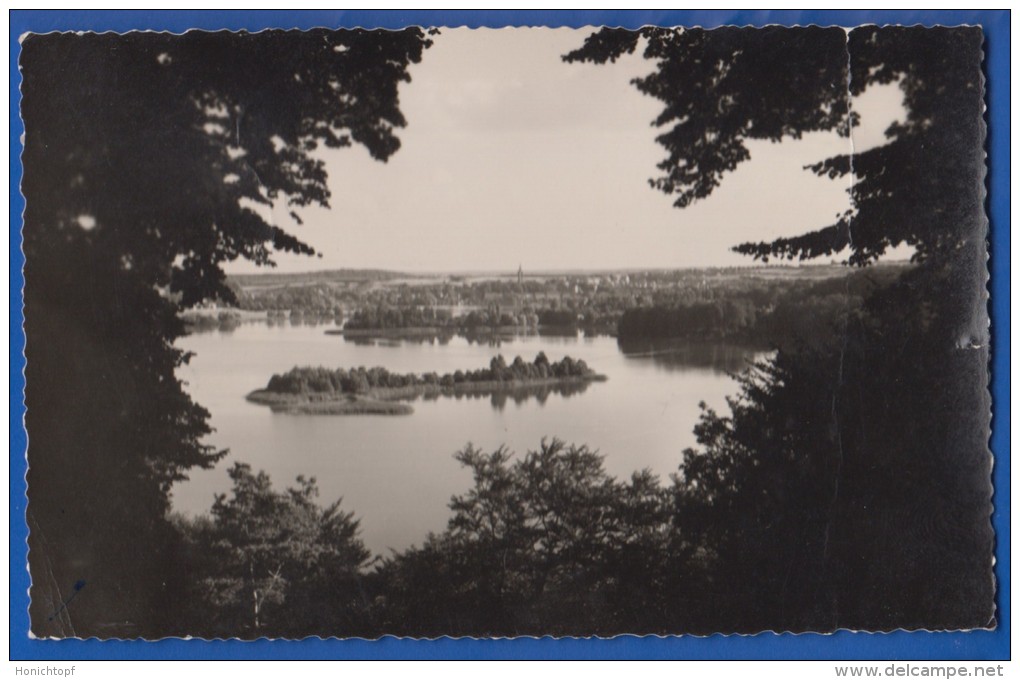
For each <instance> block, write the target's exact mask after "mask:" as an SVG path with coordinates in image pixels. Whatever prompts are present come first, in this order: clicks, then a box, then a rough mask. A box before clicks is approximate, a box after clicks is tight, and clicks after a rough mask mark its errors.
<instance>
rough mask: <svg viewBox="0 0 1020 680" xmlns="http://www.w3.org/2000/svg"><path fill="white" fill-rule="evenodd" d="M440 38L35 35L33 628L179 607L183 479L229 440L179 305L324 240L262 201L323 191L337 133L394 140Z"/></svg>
mask: <svg viewBox="0 0 1020 680" xmlns="http://www.w3.org/2000/svg"><path fill="white" fill-rule="evenodd" d="M429 44H430V42H429V40H428V38H427V37H426V36H425V34H424V33H423V32H422V31H421V30H419V29H407V30H403V31H365V30H345V31H327V30H315V31H307V32H297V31H263V32H260V33H257V34H250V33H245V32H240V33H227V32H219V33H209V32H201V31H192V32H188V33H186V34H184V35H171V34H167V33H129V34H126V35H116V34H113V33H107V34H102V35H100V34H77V33H62V34H47V35H29V36H27V37H26V38H25V39H24V40H23V43H22V53H21V58H20V67H21V72H22V76H23V82H22V107H21V113H22V117H23V119H24V121H25V149H24V154H23V162H24V167H25V174H24V180H23V183H22V191H23V192H24V195H25V197H26V209H25V228H24V249H25V255H26V262H27V264H26V267H25V279H26V288H25V328H26V338H27V347H26V353H27V359H28V361H27V381H26V382H27V390H26V402H27V418H26V425H27V429H28V433H29V439H30V445H29V452H28V458H29V473H28V486H29V511H28V514H29V524H30V531H31V538H30V558H29V559H30V566H31V569H32V575H33V588H32V626H33V631H34V632H36V633H37V634H54V635H70V634H78V635H83V634H102V635H132V634H140V633H143V632H145V631H147V630H151V629H150V628H149V627H148V626H149V625H150V623H151V622H152V621H161V622H162V621H166V619H167V617H168V616H169V615H168V614H167V612H166V611H161V608H162V607H165V606H169V604H173V602H172V600H173V597H172V595H171V594H170V593H171V591H172V589H173V587H174V583H173V574H172V571H173V570H172V565H171V564H170V563H169V558H166V559H163V558H161V555H164V553H165V554H167V555H171V554H173V552H174V551H173V546H172V545H171V544H172V541H173V536H172V533H171V532H170V531H169V525H168V524H167V523H166V521H165V519H164V515H165V512H166V510H167V507H168V504H169V496H168V494H169V490H170V487H171V485H172V484H173V483H174V482H176V481H178V480H181V479H183V478H184V477H185V475H186V472H187V470H188V469H189V468H193V467H196V466H203V467H208V466H209V465H211V464H212V463H213V462H215V461H216V460H217V459H218V458H219V457H220V456H221V455H222V454H223V452H217V451H214V450H212V449H211V448H210V447H208V446H207V445H204V444H203V443H202V441H201V438H202V437H203V436H204V435H205V434H207V433H208V432H209V426H208V424H207V418H208V413H207V412H206V411H205V410H204V409H203V408H202V407H201V406H199V405H197V404H195V403H193V402H192V401H191V399H190V397H189V396H188V395H187V394H186V393H185V392H184V390H183V388H182V385H181V383H180V381H179V380H178V379H177V378H176V376H175V374H174V371H175V369H176V368H177V367H178V366H179V365H180V364H181V362H183V361H186V360H187V357H186V356H184V355H183V354H182V352H181V351H180V350H178V349H176V348H175V347H174V345H173V343H174V340H175V339H176V338H177V337H179V336H180V335H181V333H182V332H183V328H182V325H181V322H180V321H179V319H178V317H177V312H178V310H179V308H180V306H182V305H189V304H192V303H195V302H199V301H201V300H204V299H208V298H217V297H219V298H224V299H227V300H230V299H232V297H233V295H232V293H231V291H230V289H229V288H228V287H226V286H225V284H224V274H223V271H222V269H221V265H222V264H223V263H225V262H229V261H231V260H235V259H238V258H245V259H248V260H251V261H253V262H256V263H259V264H269V263H270V262H271V255H272V252H273V251H274V250H276V251H290V252H297V253H312V249H311V248H310V247H309V246H307V245H306V244H304V243H303V242H302V241H300V240H299V239H298V238H297V237H295V236H294V235H292V234H290V233H288V232H286V231H284V230H283V229H281V228H279V227H277V226H276V225H274V224H272V223H270V222H268V221H266V220H265V219H263V218H262V217H261V216H260V214H259V212H258V211H257V208H258V206H269V205H270V204H286V205H290V206H293V207H294V208H295V209H297V208H299V207H301V206H304V205H308V204H311V203H317V204H321V205H327V204H328V200H329V198H330V196H329V189H328V186H327V183H326V169H325V167H324V165H323V163H322V161H321V160H319V159H318V158H317V157H316V156H315V154H314V152H315V150H316V149H317V148H318V147H320V146H328V147H344V146H350V145H353V144H360V145H362V146H364V147H365V148H367V149H368V151H369V153H370V154H371V155H372V156H373V157H374V158H377V159H379V160H385V159H387V158H388V157H389V156H390V155H391V154H393V153H394V152H395V151H396V150H397V149H398V147H399V140H398V139H397V137H396V135H395V132H396V130H397V129H398V128H400V127H403V126H404V125H405V120H404V117H403V115H402V114H401V112H400V109H399V101H398V86H399V85H400V83H402V82H406V81H408V80H409V79H410V77H409V75H408V66H409V65H410V64H412V63H415V62H418V61H419V60H420V59H421V56H422V52H423V50H424V49H425V48H426V47H428V45H429ZM338 207H340V206H338ZM139 554H140V555H142V557H141V558H137V555H139ZM168 570H169V571H170V572H171V573H170V574H169V575H168V573H167V572H168ZM78 582H83V583H84V584H85V585H84V587H83V588H82V589H81V592H80V593H79V594H78V595H77V596H76V597H75V598H74V602H73V605H69V606H66V607H65V606H63V602H64V600H66V598H67V597H68V595H69V593H71V586H72V584H75V583H78ZM159 593H162V594H163V595H164V596H165V597H167V598H169V604H168V602H163V603H160V602H159V601H158V597H155V598H154V594H157V595H158V594H159Z"/></svg>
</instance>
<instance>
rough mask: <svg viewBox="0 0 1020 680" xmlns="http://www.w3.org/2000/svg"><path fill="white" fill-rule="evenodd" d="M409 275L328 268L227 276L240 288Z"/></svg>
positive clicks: (339, 281)
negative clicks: (311, 270) (310, 270)
mask: <svg viewBox="0 0 1020 680" xmlns="http://www.w3.org/2000/svg"><path fill="white" fill-rule="evenodd" d="M409 276H411V275H409V274H404V273H402V272H393V271H387V270H385V269H328V270H324V271H314V272H294V273H284V272H265V273H258V274H231V275H230V276H228V277H227V278H228V280H229V281H230V282H231V283H233V284H236V285H238V286H240V287H242V288H258V287H262V286H284V285H297V284H312V283H366V282H374V281H391V280H393V279H402V278H408V277H409Z"/></svg>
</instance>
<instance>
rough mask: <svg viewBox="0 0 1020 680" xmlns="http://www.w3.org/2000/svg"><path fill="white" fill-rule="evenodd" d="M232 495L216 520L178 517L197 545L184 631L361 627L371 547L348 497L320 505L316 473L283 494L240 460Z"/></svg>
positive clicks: (293, 632) (222, 499)
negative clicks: (348, 508) (345, 506)
mask: <svg viewBox="0 0 1020 680" xmlns="http://www.w3.org/2000/svg"><path fill="white" fill-rule="evenodd" d="M229 475H230V478H231V480H232V482H233V489H232V491H231V494H230V496H229V497H228V496H227V495H226V494H222V495H218V496H217V497H216V501H215V503H214V504H213V507H212V516H211V518H210V519H208V520H197V521H193V522H190V523H189V522H187V521H184V520H179V526H180V527H181V529H182V530H183V533H184V534H185V535H186V536H188V538H189V539H190V540H191V541H192V543H193V548H192V550H191V551H190V559H192V560H193V562H192V564H191V565H190V566H191V568H190V569H189V577H190V578H191V579H192V581H191V583H189V597H188V609H189V616H187V617H186V625H185V627H184V629H183V630H181V631H180V632H181V634H192V635H193V634H196V633H200V634H202V635H205V636H210V637H212V636H222V637H233V636H243V637H258V636H261V635H268V636H289V637H304V636H306V635H314V634H324V633H326V632H327V631H328V632H329V633H331V634H333V635H342V634H344V633H345V632H347V633H352V632H355V631H352V630H351V629H350V628H348V627H346V626H350V625H351V622H352V620H353V619H354V618H355V617H358V616H359V612H360V611H362V610H364V609H365V604H364V602H362V598H361V591H360V580H361V569H362V568H363V567H364V566H365V565H366V563H367V561H368V558H369V556H370V553H369V552H368V550H366V549H365V546H364V544H363V543H362V542H361V539H360V538H358V533H359V526H358V525H359V522H358V521H357V520H355V519H354V516H353V513H345V512H342V511H341V510H340V501H336V502H334V503H332V504H330V505H328V506H326V507H325V508H323V507H320V506H319V505H318V504H317V501H316V499H317V497H318V488H317V487H316V484H315V479H314V478H313V479H305V478H304V477H298V479H297V483H298V486H297V488H290V489H287V490H286V491H284V492H277V491H274V490H273V488H272V484H271V481H270V479H269V476H268V475H266V474H265V473H264V472H259V473H258V474H255V473H253V472H252V470H251V468H250V466H248V465H245V464H243V463H235V464H234V466H233V467H232V468H231V469H230V471H229Z"/></svg>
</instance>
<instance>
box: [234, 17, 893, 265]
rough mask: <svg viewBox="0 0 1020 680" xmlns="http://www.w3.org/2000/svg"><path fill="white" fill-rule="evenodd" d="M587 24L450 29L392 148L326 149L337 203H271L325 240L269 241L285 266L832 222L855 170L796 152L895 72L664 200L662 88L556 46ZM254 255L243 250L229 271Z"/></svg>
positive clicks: (601, 259) (670, 238) (863, 139)
mask: <svg viewBox="0 0 1020 680" xmlns="http://www.w3.org/2000/svg"><path fill="white" fill-rule="evenodd" d="M591 30H592V29H548V28H513V29H511V28H506V29H467V28H459V29H443V30H442V32H441V34H440V35H438V36H436V37H435V38H434V45H433V46H432V47H431V48H429V49H428V50H426V51H425V53H424V57H423V59H422V62H421V63H420V64H415V65H412V67H411V68H410V75H411V79H412V80H411V82H410V83H405V84H403V85H402V86H401V89H400V107H401V110H402V111H403V113H404V115H405V117H406V118H407V121H408V126H407V127H406V128H404V129H402V130H399V131H398V136H399V137H400V140H401V144H402V145H401V148H400V150H399V151H398V152H397V153H396V154H395V155H394V156H392V157H391V158H390V160H389V161H388V162H386V163H381V162H379V161H375V160H373V159H371V158H370V157H369V155H368V153H367V152H366V151H365V150H364V149H362V148H360V147H354V148H349V149H340V150H324V151H323V154H322V158H323V159H324V160H325V162H326V166H327V170H328V173H329V186H330V190H331V192H332V199H331V209H322V208H317V207H313V208H304V209H302V210H301V216H302V218H303V220H304V224H303V225H297V224H295V223H294V222H293V220H292V219H291V218H290V217H289V216H288V214H287V213H288V211H289V209H288V208H287V207H285V206H280V207H278V208H277V209H275V210H273V211H272V213H271V214H269V215H268V218H269V219H271V220H272V221H274V222H275V223H276V224H278V225H280V226H282V227H285V228H287V229H288V230H289V231H291V232H292V233H294V234H295V235H297V236H298V237H300V238H302V239H303V240H305V241H306V242H308V243H309V244H311V245H312V246H313V247H315V248H316V250H318V251H319V253H321V257H320V258H308V257H307V256H292V255H287V254H280V255H278V256H277V257H276V258H275V259H276V261H277V263H278V265H279V267H278V271H286V272H295V271H308V270H313V269H336V268H380V269H390V270H397V271H408V272H443V271H446V272H466V271H500V272H506V271H516V269H517V267H518V266H519V265H520V266H522V267H523V268H524V269H525V271H549V270H570V269H588V270H591V269H633V268H684V267H700V266H729V265H748V264H751V262H752V261H751V260H749V258H746V257H744V256H741V255H738V254H736V253H733V252H731V251H730V248H731V247H732V246H734V245H736V244H738V243H742V242H744V241H748V240H754V241H762V240H771V239H774V238H777V237H780V236H792V235H796V234H801V233H804V232H806V231H809V230H812V229H816V228H819V227H824V226H827V225H829V224H832V223H833V222H834V221H835V217H836V215H837V214H838V213H841V212H843V211H844V210H846V209H847V208H848V206H849V199H848V196H847V193H846V190H847V187H848V183H847V181H846V180H845V179H843V180H830V179H828V178H820V177H817V176H815V175H814V174H813V173H811V172H810V171H806V170H804V169H803V168H804V166H805V165H806V164H808V163H813V162H816V161H818V160H821V159H823V158H827V157H829V156H833V155H835V154H838V153H845V152H847V151H848V150H849V148H850V144H851V143H852V144H854V145H855V146H856V147H857V148H859V149H860V148H865V147H868V146H874V145H877V144H880V143H882V139H883V132H884V130H885V129H886V128H887V127H888V125H889V124H890V123H891V122H893V121H894V120H896V119H897V118H898V117H900V116H902V114H903V105H902V93H901V92H900V90H899V89H898V87H896V86H895V85H891V86H885V87H879V88H871V89H870V90H869V91H868V92H865V93H864V95H862V96H861V97H860V98H858V100H856V101H855V102H854V109H855V110H856V111H858V113H860V114H861V116H862V125H861V127H859V128H858V129H856V130H855V132H854V137H853V139H852V140H849V139H845V138H840V137H839V136H838V135H836V134H835V133H815V134H809V135H805V136H804V137H803V138H802V139H800V140H784V141H783V142H781V143H778V144H773V143H770V142H767V141H766V142H759V141H754V140H752V141H748V142H747V147H748V150H749V151H750V154H751V159H750V160H749V161H745V162H744V163H742V164H741V165H740V166H738V168H737V169H736V170H735V171H734V172H732V173H730V174H728V175H727V176H725V177H724V179H723V181H722V184H721V185H720V187H719V188H717V189H716V190H715V191H714V192H713V193H712V195H711V196H709V197H708V198H707V199H703V200H701V201H699V202H697V203H695V204H694V205H692V206H690V207H688V208H684V209H678V208H674V207H673V205H672V203H673V197H670V196H668V195H666V194H663V193H660V192H658V191H656V190H653V189H652V188H650V187H649V185H648V179H649V178H651V177H654V176H657V174H658V170H657V169H656V167H655V165H656V163H657V162H659V161H660V160H662V158H664V157H665V154H666V151H665V149H663V148H662V147H660V146H659V145H658V144H657V143H656V142H655V136H656V134H658V131H657V129H656V128H655V127H653V126H652V125H651V121H652V119H653V118H654V117H655V116H656V115H657V114H658V112H659V111H660V109H661V104H660V103H659V102H658V101H657V100H655V99H653V98H651V97H647V96H645V95H642V94H641V93H640V92H639V91H638V90H637V89H636V88H635V87H634V86H633V85H631V84H630V80H631V79H632V78H634V77H635V76H640V75H644V74H646V73H649V72H650V71H651V70H652V68H653V64H652V63H651V62H648V61H646V60H644V59H643V58H642V57H641V56H640V50H639V51H638V53H636V54H635V55H630V56H627V57H624V58H622V59H620V60H618V61H617V62H616V63H615V64H607V65H593V64H567V63H564V62H563V61H562V60H561V58H560V57H561V55H563V54H565V53H566V52H569V51H570V50H572V49H575V48H577V47H579V46H580V45H581V44H582V43H583V41H584V38H585V37H586V36H587V35H588V34H590V33H591ZM258 270H259V269H258V268H256V267H254V266H252V265H250V264H248V263H235V264H232V265H231V266H229V267H228V271H230V272H234V273H240V272H252V271H258Z"/></svg>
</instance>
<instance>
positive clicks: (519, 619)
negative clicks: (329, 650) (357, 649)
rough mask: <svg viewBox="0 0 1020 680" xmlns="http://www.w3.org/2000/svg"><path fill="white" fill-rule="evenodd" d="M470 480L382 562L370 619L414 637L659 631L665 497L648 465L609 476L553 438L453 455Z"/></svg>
mask: <svg viewBox="0 0 1020 680" xmlns="http://www.w3.org/2000/svg"><path fill="white" fill-rule="evenodd" d="M455 457H456V459H457V460H458V461H459V462H460V463H461V465H463V466H465V467H467V468H469V469H470V470H471V472H472V474H473V477H474V486H473V487H472V488H471V489H470V490H469V491H468V492H467V493H465V494H462V495H459V496H454V497H453V499H451V501H450V509H451V510H452V512H453V516H452V517H451V519H450V521H449V526H448V528H447V530H446V531H444V532H443V533H442V534H439V535H433V536H430V537H429V539H428V540H427V541H426V542H425V544H424V545H423V546H422V547H421V548H412V549H409V550H407V551H405V552H403V553H400V554H397V555H394V556H393V557H392V558H390V559H388V560H387V561H386V563H385V564H384V565H383V566H382V567H381V569H380V574H379V578H380V583H381V588H382V598H381V600H380V601H379V602H378V603H377V610H376V611H377V614H376V625H378V626H380V627H381V630H382V631H384V632H387V633H396V634H411V635H429V636H431V635H486V636H488V635H534V634H553V635H557V634H559V635H578V634H586V635H587V634H602V635H605V634H613V633H621V632H654V631H659V632H663V631H664V630H665V628H659V627H658V626H662V625H663V623H662V615H663V608H664V606H665V605H666V603H667V602H668V598H664V597H663V595H664V594H665V593H666V592H668V590H667V580H666V577H667V574H668V573H669V571H670V565H672V564H674V563H678V562H682V561H683V560H684V559H687V558H688V557H689V556H688V554H687V553H686V552H685V551H684V550H683V549H682V547H681V546H676V545H674V544H673V535H674V532H673V525H672V521H671V516H672V513H671V512H670V496H669V493H668V492H667V491H666V490H665V489H663V488H662V487H661V486H660V485H659V484H658V481H657V479H656V478H655V477H654V476H653V475H652V474H651V473H649V472H647V471H643V472H638V473H635V474H634V475H633V476H632V478H631V479H630V480H629V481H628V482H619V481H617V480H615V479H614V478H612V477H610V476H609V475H608V474H607V473H606V471H605V469H604V468H603V466H602V456H601V455H599V454H598V453H596V452H594V451H592V450H590V449H589V448H588V447H586V446H576V445H570V446H568V445H566V444H564V443H563V442H561V441H559V440H552V441H543V442H542V444H541V446H540V447H539V448H538V449H536V450H534V451H529V452H528V453H527V454H526V455H525V456H524V457H523V458H519V459H516V458H515V457H514V455H513V454H512V453H511V452H510V451H508V450H507V449H506V448H503V447H500V448H498V449H496V450H495V451H493V452H492V453H485V452H483V451H481V450H479V449H477V448H475V447H473V446H471V445H468V446H467V447H466V448H465V449H464V450H462V451H460V452H459V453H457V454H456V456H455Z"/></svg>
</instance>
